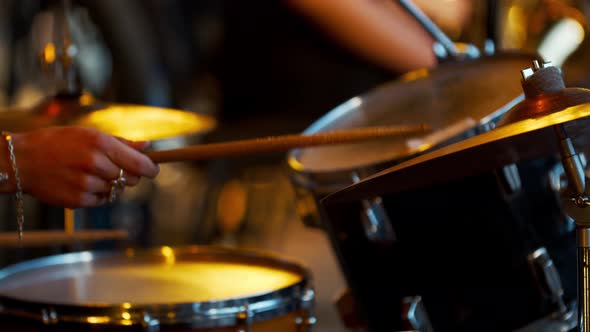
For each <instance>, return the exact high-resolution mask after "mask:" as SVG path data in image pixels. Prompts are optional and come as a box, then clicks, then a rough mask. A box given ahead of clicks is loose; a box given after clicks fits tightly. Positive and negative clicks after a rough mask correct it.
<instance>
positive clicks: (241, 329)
mask: <svg viewBox="0 0 590 332" xmlns="http://www.w3.org/2000/svg"><path fill="white" fill-rule="evenodd" d="M251 324H252V313H251V312H250V309H248V303H246V304H244V307H243V308H242V311H240V312H239V313H238V314H237V315H236V326H237V328H238V329H237V330H236V331H237V332H250V325H251Z"/></svg>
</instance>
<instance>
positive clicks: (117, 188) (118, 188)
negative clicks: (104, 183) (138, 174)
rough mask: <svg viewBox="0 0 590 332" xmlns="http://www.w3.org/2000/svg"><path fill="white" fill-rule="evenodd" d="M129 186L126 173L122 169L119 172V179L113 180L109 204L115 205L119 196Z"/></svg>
mask: <svg viewBox="0 0 590 332" xmlns="http://www.w3.org/2000/svg"><path fill="white" fill-rule="evenodd" d="M126 185H127V179H126V178H125V171H124V170H123V169H122V168H121V170H119V177H118V178H117V179H116V180H111V190H109V203H113V202H114V201H115V200H116V199H117V197H118V196H119V194H120V193H121V192H122V191H123V189H124V188H125V186H126Z"/></svg>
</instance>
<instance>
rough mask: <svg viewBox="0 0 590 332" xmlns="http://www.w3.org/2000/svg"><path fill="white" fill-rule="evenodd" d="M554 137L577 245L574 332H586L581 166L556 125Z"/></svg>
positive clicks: (588, 309) (589, 241)
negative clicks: (576, 320)
mask: <svg viewBox="0 0 590 332" xmlns="http://www.w3.org/2000/svg"><path fill="white" fill-rule="evenodd" d="M555 132H556V136H557V137H558V139H559V143H560V144H559V147H560V154H561V156H562V163H563V167H564V170H565V174H566V176H567V178H568V189H567V190H566V193H565V194H564V201H565V202H564V205H565V210H566V213H567V214H568V215H569V216H570V217H572V218H573V219H574V222H575V224H576V239H577V240H576V241H577V245H578V255H577V256H578V257H577V260H578V330H579V331H580V332H586V331H590V306H588V304H589V303H590V282H589V278H588V276H589V275H590V237H589V235H590V218H588V215H587V211H584V209H585V208H586V207H587V206H588V205H590V203H589V202H590V200H589V199H588V196H587V190H588V188H587V187H586V183H587V181H588V178H587V177H586V175H585V172H584V168H583V164H582V162H581V159H580V157H579V156H578V154H577V151H576V149H575V147H574V145H573V143H572V140H571V139H570V138H569V137H568V135H567V132H566V131H565V129H564V128H563V126H562V125H556V127H555Z"/></svg>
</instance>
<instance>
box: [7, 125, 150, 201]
mask: <svg viewBox="0 0 590 332" xmlns="http://www.w3.org/2000/svg"><path fill="white" fill-rule="evenodd" d="M12 136H13V144H14V150H15V156H16V162H17V166H18V170H19V173H20V178H21V183H22V186H23V191H24V192H26V193H29V194H31V195H33V196H35V197H37V198H38V199H39V200H41V201H44V202H46V203H49V204H53V205H58V206H63V207H69V208H76V207H93V206H99V205H102V204H104V203H106V202H107V201H108V198H109V192H110V190H111V181H112V180H115V179H117V178H118V177H119V171H120V170H121V169H123V170H124V176H125V178H126V179H127V186H134V185H136V184H137V183H138V182H139V180H140V178H141V177H148V178H154V177H155V176H156V175H157V174H158V172H159V167H158V166H157V165H156V164H154V163H153V162H152V161H151V160H150V159H149V158H148V157H147V156H145V155H144V154H143V153H141V152H140V151H141V150H143V149H145V148H146V147H147V146H148V145H149V142H130V141H127V140H124V139H121V138H116V137H114V136H110V135H107V134H104V133H102V132H99V131H97V130H93V129H88V128H80V127H54V128H47V129H41V130H35V131H31V132H26V133H18V134H13V135H12ZM3 141H4V140H3ZM3 143H4V144H3V145H2V148H3V149H4V151H0V156H2V157H3V158H2V159H4V160H3V162H2V165H4V169H2V171H4V172H8V174H10V175H11V176H10V178H11V180H13V179H14V177H13V176H12V174H13V172H12V169H11V168H10V164H8V153H7V152H8V150H7V149H6V142H3ZM6 167H8V168H6ZM10 186H11V189H12V190H11V191H13V192H14V191H16V185H15V183H14V181H12V183H11V184H10Z"/></svg>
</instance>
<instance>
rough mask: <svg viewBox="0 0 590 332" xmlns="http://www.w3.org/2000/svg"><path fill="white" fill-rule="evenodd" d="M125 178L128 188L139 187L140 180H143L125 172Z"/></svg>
mask: <svg viewBox="0 0 590 332" xmlns="http://www.w3.org/2000/svg"><path fill="white" fill-rule="evenodd" d="M124 176H125V179H126V180H127V186H129V187H133V186H135V185H137V184H138V183H139V180H141V177H139V176H137V175H135V174H133V173H129V172H124Z"/></svg>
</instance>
